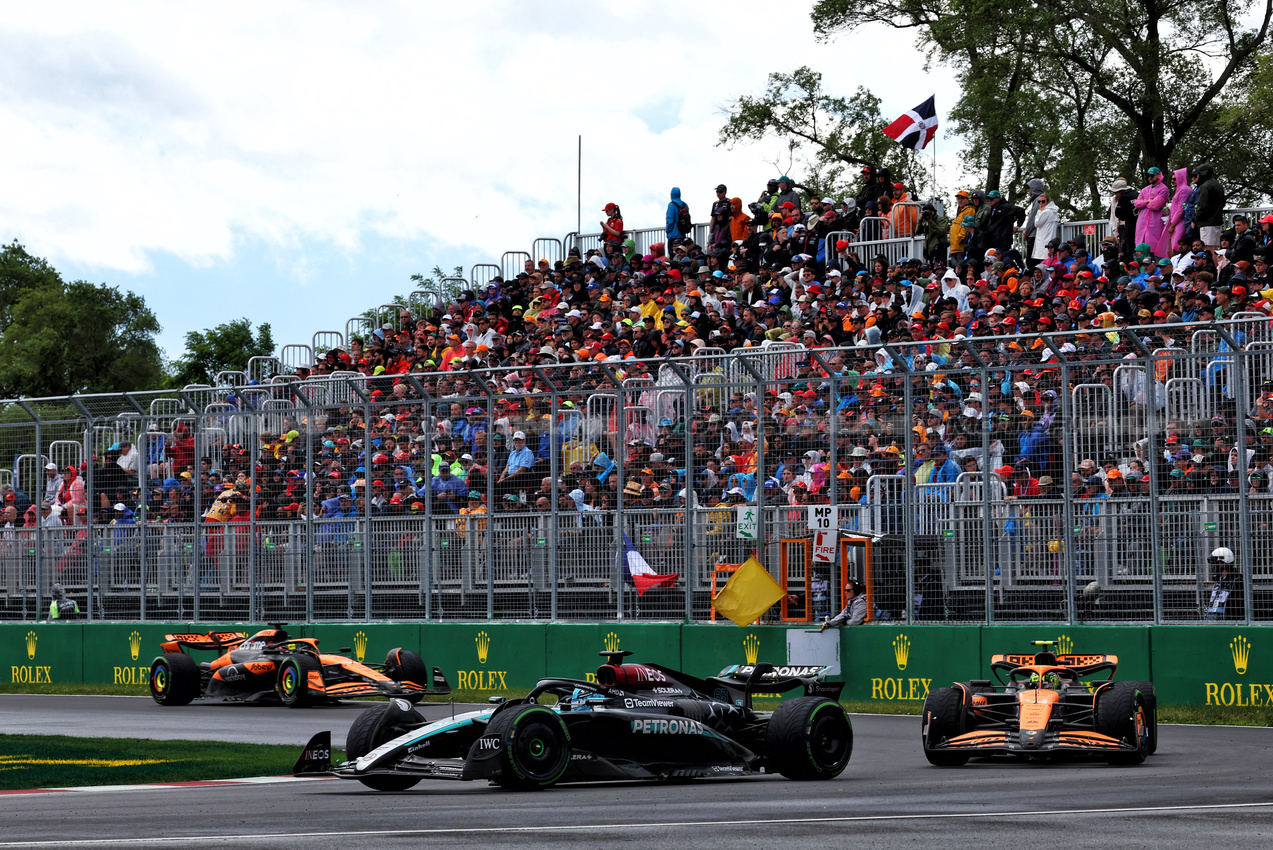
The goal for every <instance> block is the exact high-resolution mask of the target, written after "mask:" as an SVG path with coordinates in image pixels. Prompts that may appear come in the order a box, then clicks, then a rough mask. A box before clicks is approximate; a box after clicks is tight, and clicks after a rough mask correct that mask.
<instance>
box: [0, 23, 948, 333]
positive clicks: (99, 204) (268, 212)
mask: <svg viewBox="0 0 1273 850" xmlns="http://www.w3.org/2000/svg"><path fill="white" fill-rule="evenodd" d="M811 5H812V4H811V2H809V1H808V0H796V2H788V3H784V4H774V3H760V2H751V0H730V2H728V3H706V2H700V3H684V2H650V0H646V2H640V3H631V4H598V3H596V2H578V3H576V2H567V1H566V0H552V2H535V3H528V2H524V0H523V2H495V0H491V2H486V1H485V0H467V2H462V3H441V2H436V0H426V2H415V3H405V2H404V3H388V2H386V3H358V4H351V3H286V2H275V3H260V2H254V3H235V2H227V3H218V4H214V5H212V6H208V5H195V4H188V3H130V2H115V3H110V4H100V3H57V2H42V3H29V4H7V6H6V9H5V14H4V16H3V18H2V19H0V163H3V168H4V171H5V177H4V186H5V190H4V191H3V192H0V238H3V240H4V241H5V242H9V241H12V240H13V239H17V240H19V241H21V242H22V243H23V244H24V245H26V247H27V248H28V250H30V251H32V252H33V253H35V254H37V255H40V256H44V257H47V258H48V259H49V260H50V261H51V262H52V263H53V264H54V265H55V266H56V267H57V268H58V269H59V270H60V271H61V272H62V274H63V275H64V277H66V278H68V279H77V278H82V279H85V280H90V281H93V282H104V283H107V284H110V285H112V286H118V287H120V288H122V289H126V290H132V291H134V292H137V293H138V294H140V295H141V296H143V297H144V298H145V299H146V302H147V304H148V305H149V306H150V308H151V309H152V310H153V311H154V312H155V314H156V315H157V317H158V318H159V321H160V323H161V324H162V325H163V332H162V334H161V335H160V338H159V341H160V345H161V346H162V347H163V349H164V350H165V353H166V354H167V356H169V357H178V356H180V355H181V353H182V352H183V350H184V338H185V334H186V332H188V331H191V330H202V329H204V328H208V327H212V326H214V325H216V324H219V323H221V322H226V321H230V320H233V319H236V318H239V317H242V316H247V317H248V318H249V319H251V320H252V321H253V323H254V324H257V323H260V322H269V323H270V324H271V325H272V326H273V328H274V338H275V341H276V342H277V343H278V344H279V345H282V344H286V343H294V342H308V341H309V338H310V335H311V334H312V333H313V332H314V331H316V330H320V329H343V328H344V324H345V320H346V319H347V318H348V317H349V316H351V315H354V314H356V313H358V312H361V311H362V310H365V309H367V308H369V307H372V306H375V305H378V304H381V303H383V302H385V301H387V300H389V299H390V298H391V297H392V296H393V295H395V294H406V293H407V292H409V291H410V290H411V289H412V288H413V287H412V285H411V282H410V280H409V278H410V275H411V274H412V273H413V272H427V271H428V270H429V269H431V268H432V267H433V266H434V265H441V266H442V267H444V268H450V267H452V266H454V265H463V266H464V267H465V269H468V268H469V267H470V266H471V265H472V264H473V263H477V262H498V260H499V256H500V254H501V253H502V252H504V251H506V250H527V249H529V247H530V241H531V240H532V239H534V238H536V237H539V236H555V237H561V236H562V235H564V234H565V233H567V232H569V231H572V230H574V229H575V218H576V201H575V198H576V186H575V181H576V146H577V137H578V135H579V134H582V135H583V181H582V197H583V222H584V230H585V231H595V230H597V229H598V228H597V221H598V220H599V219H601V218H602V217H603V216H602V215H601V212H600V211H601V208H602V206H604V205H605V203H606V202H608V201H614V202H616V203H618V204H620V206H621V207H622V208H623V212H624V216H625V220H626V222H627V224H628V226H629V227H643V226H655V225H661V223H662V221H663V212H664V208H665V207H666V205H667V197H668V189H669V187H671V186H680V187H681V189H682V191H683V193H684V196H685V199H686V200H687V201H688V202H689V204H690V208H691V210H692V211H693V212H694V217H695V220H702V219H703V218H705V216H706V214H707V210H708V208H709V206H710V203H711V201H712V200H713V199H714V196H713V193H712V188H713V187H714V186H715V185H716V183H718V182H724V183H726V184H727V185H728V186H729V188H730V194H731V195H735V194H737V195H739V196H742V197H743V198H744V200H748V201H749V200H752V199H753V198H754V196H755V195H756V194H757V193H758V192H759V190H760V189H761V188H763V184H764V182H765V181H766V180H767V179H768V178H769V177H771V176H776V175H775V174H774V172H773V170H772V168H771V167H770V166H769V165H768V164H767V160H772V159H773V158H774V157H775V155H776V154H777V152H778V149H779V143H778V142H777V141H770V142H767V143H763V144H758V145H754V146H747V147H737V148H734V149H733V150H726V149H724V148H718V147H716V144H715V143H716V136H717V133H718V131H719V129H720V127H721V125H722V124H723V123H724V116H723V111H724V108H725V107H726V105H727V104H728V103H729V102H730V100H732V99H733V98H734V97H736V96H737V95H739V94H742V93H755V92H759V91H760V90H761V89H762V88H763V86H764V83H765V80H766V77H767V75H768V74H769V73H770V72H772V71H789V70H792V69H794V68H796V67H798V66H800V65H802V64H808V65H810V66H812V67H814V68H817V69H819V70H821V71H823V73H824V83H825V87H826V89H827V90H828V91H830V92H832V93H843V94H846V95H847V94H850V93H852V91H853V90H854V89H855V88H856V87H857V86H858V85H860V84H866V85H867V86H869V87H870V88H871V89H872V90H873V91H874V92H875V93H876V94H877V95H878V96H879V97H880V98H881V99H882V100H883V103H884V107H883V108H884V111H885V113H886V114H887V115H888V116H889V117H890V118H892V117H896V115H899V114H901V113H902V112H904V111H905V110H907V109H910V108H912V107H914V106H915V105H917V104H918V103H920V102H921V101H922V100H924V99H925V98H926V97H928V96H929V95H930V94H933V93H934V92H935V93H936V94H937V106H938V115H939V117H940V118H941V119H942V120H943V121H944V120H945V117H946V112H947V110H948V109H949V108H950V106H951V105H952V104H953V102H954V99H955V98H956V97H957V94H958V88H957V82H956V80H955V79H954V78H953V76H952V72H950V71H948V70H946V69H942V68H936V69H935V70H934V72H933V73H932V74H926V73H925V72H924V71H923V70H922V65H923V57H922V56H921V55H919V54H918V53H917V52H916V51H915V50H914V49H913V47H912V46H911V44H910V39H909V36H907V35H904V34H899V33H896V32H892V31H887V30H878V31H872V32H868V33H864V34H860V35H855V36H852V37H843V36H842V37H841V38H839V39H838V40H836V41H834V42H832V43H831V44H829V45H818V44H816V43H815V42H814V40H813V35H812V26H811V24H810V22H809V7H810V6H811ZM938 143H939V145H941V151H940V152H941V153H942V155H941V157H940V158H941V160H942V161H943V162H944V163H945V162H947V161H949V162H951V163H952V165H951V167H944V168H943V180H944V181H949V180H950V179H952V178H953V177H954V176H956V174H957V170H956V168H955V167H954V165H953V154H954V150H953V147H954V146H953V145H952V144H951V143H950V142H946V141H945V135H944V132H943V131H942V130H939V132H938ZM947 154H950V156H951V159H950V160H948V158H947ZM947 194H949V193H947Z"/></svg>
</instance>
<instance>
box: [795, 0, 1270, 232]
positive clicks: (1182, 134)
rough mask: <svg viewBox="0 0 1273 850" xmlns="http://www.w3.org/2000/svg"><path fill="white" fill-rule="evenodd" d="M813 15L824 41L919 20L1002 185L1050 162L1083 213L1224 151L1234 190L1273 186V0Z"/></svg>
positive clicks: (826, 9) (1219, 159) (1047, 170)
mask: <svg viewBox="0 0 1273 850" xmlns="http://www.w3.org/2000/svg"><path fill="white" fill-rule="evenodd" d="M812 20H813V27H814V32H815V34H816V35H817V37H818V38H819V39H821V40H828V39H833V38H835V37H836V36H839V35H841V34H846V33H854V32H859V31H862V32H863V34H864V35H865V33H866V32H869V31H871V30H877V29H878V28H871V27H870V26H869V25H872V24H876V25H883V26H885V27H889V28H892V29H898V30H910V31H913V33H914V34H915V36H916V37H917V41H918V45H919V47H920V49H921V50H922V51H923V52H924V53H925V56H926V58H927V59H928V61H929V62H930V63H932V62H936V63H937V64H940V65H942V66H943V67H945V68H946V69H947V70H948V71H949V72H950V73H952V74H954V75H956V76H957V78H958V80H959V82H960V84H961V88H962V93H961V96H960V99H959V102H958V103H957V104H956V105H955V107H954V109H953V110H952V112H951V113H950V117H951V119H952V120H951V124H952V125H953V127H954V130H955V132H956V133H957V134H958V135H960V136H962V137H963V138H964V140H965V143H966V144H967V148H968V151H967V161H968V164H969V169H970V170H972V171H983V172H984V174H985V178H984V179H985V185H986V187H987V188H989V189H1006V190H1008V191H1009V192H1010V193H1015V192H1017V191H1018V190H1019V189H1020V188H1021V186H1022V185H1023V184H1024V182H1025V181H1026V180H1028V179H1030V178H1031V177H1034V176H1038V175H1040V174H1046V175H1047V177H1048V179H1049V183H1050V185H1051V189H1052V191H1053V192H1055V193H1056V194H1057V195H1059V196H1060V198H1063V199H1064V198H1069V199H1070V200H1071V202H1072V203H1071V205H1070V206H1071V207H1072V208H1071V210H1070V211H1071V212H1076V211H1083V207H1082V203H1083V202H1082V199H1084V198H1086V199H1088V200H1090V206H1089V207H1088V209H1087V210H1086V211H1088V212H1098V211H1100V210H1101V209H1103V208H1104V204H1105V200H1104V197H1103V195H1104V193H1103V187H1104V185H1105V184H1106V183H1107V182H1108V181H1109V180H1110V179H1111V177H1112V176H1113V175H1117V174H1120V173H1121V174H1124V175H1125V176H1128V177H1129V178H1130V177H1131V176H1132V175H1134V174H1135V173H1136V172H1138V171H1143V170H1144V169H1145V168H1148V167H1150V166H1158V167H1159V168H1161V169H1162V170H1163V171H1164V172H1165V171H1168V170H1169V169H1170V168H1172V167H1179V166H1180V165H1182V164H1196V163H1198V162H1201V161H1205V160H1212V161H1215V162H1216V163H1217V165H1218V170H1219V175H1220V177H1221V179H1222V180H1223V181H1225V183H1226V185H1230V186H1234V187H1237V188H1238V190H1239V192H1240V193H1241V194H1243V195H1244V196H1245V197H1241V198H1235V199H1234V200H1235V201H1237V202H1239V203H1241V202H1245V201H1250V200H1252V199H1254V198H1255V197H1258V196H1267V195H1269V194H1273V181H1271V180H1270V179H1269V178H1270V176H1271V175H1270V169H1269V168H1268V167H1267V163H1266V164H1265V165H1264V166H1263V167H1257V168H1255V169H1251V168H1250V167H1249V163H1250V161H1252V160H1259V159H1260V157H1259V154H1260V153H1261V152H1265V153H1267V150H1266V149H1267V146H1268V142H1267V141H1266V139H1267V137H1268V133H1267V132H1266V131H1267V129H1268V124H1269V119H1268V117H1267V113H1266V112H1262V111H1261V110H1259V109H1253V108H1250V105H1251V104H1252V102H1253V101H1254V102H1255V103H1267V101H1268V100H1269V92H1268V89H1269V84H1270V74H1269V72H1268V66H1267V63H1268V61H1269V60H1268V55H1267V54H1268V35H1269V26H1270V22H1271V21H1273V0H1235V2H1232V3H1213V2H1207V0H1179V2H1170V3H1163V2H1159V0H1129V2H1115V0H1092V2H1087V3H1071V4H1064V3H1063V4H1056V3H1037V2H1032V0H1027V2H1019V0H819V1H818V2H817V3H816V4H815V6H814V9H813V13H812ZM1252 154H1255V155H1254V156H1253V155H1252ZM1265 159H1267V157H1265ZM1243 172H1245V173H1243Z"/></svg>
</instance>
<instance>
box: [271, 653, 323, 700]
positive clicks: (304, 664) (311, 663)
mask: <svg viewBox="0 0 1273 850" xmlns="http://www.w3.org/2000/svg"><path fill="white" fill-rule="evenodd" d="M321 669H322V665H320V664H319V663H318V659H316V658H312V657H310V656H308V655H289V656H288V657H287V658H284V659H283V663H282V664H280V665H279V666H278V681H277V682H275V684H274V691H275V693H277V694H278V698H279V701H280V702H281V703H283V705H285V706H287V707H288V708H304V707H305V706H307V705H309V704H310V702H311V701H312V696H311V694H310V692H309V674H310V673H312V672H318V671H319V670H321Z"/></svg>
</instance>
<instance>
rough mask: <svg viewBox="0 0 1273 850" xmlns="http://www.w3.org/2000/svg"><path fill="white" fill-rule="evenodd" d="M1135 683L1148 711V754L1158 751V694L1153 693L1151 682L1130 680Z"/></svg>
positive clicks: (1132, 683)
mask: <svg viewBox="0 0 1273 850" xmlns="http://www.w3.org/2000/svg"><path fill="white" fill-rule="evenodd" d="M1129 684H1131V685H1135V686H1136V687H1137V688H1138V689H1139V690H1140V693H1141V696H1143V697H1144V698H1145V708H1146V709H1147V710H1148V711H1149V751H1148V754H1149V755H1151V756H1152V755H1153V754H1154V753H1156V752H1158V695H1157V694H1156V693H1154V683H1153V682H1130V683H1129Z"/></svg>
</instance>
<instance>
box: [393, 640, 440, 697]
mask: <svg viewBox="0 0 1273 850" xmlns="http://www.w3.org/2000/svg"><path fill="white" fill-rule="evenodd" d="M385 675H386V676H388V677H389V678H390V679H393V680H394V681H395V682H411V683H413V684H416V685H419V686H420V687H422V688H428V687H429V682H430V679H429V668H428V667H425V666H424V659H423V658H421V657H420V655H419V654H418V653H415V652H412V651H411V650H409V649H403V648H402V647H397V648H395V649H391V650H389V654H388V655H386V656H385Z"/></svg>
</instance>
